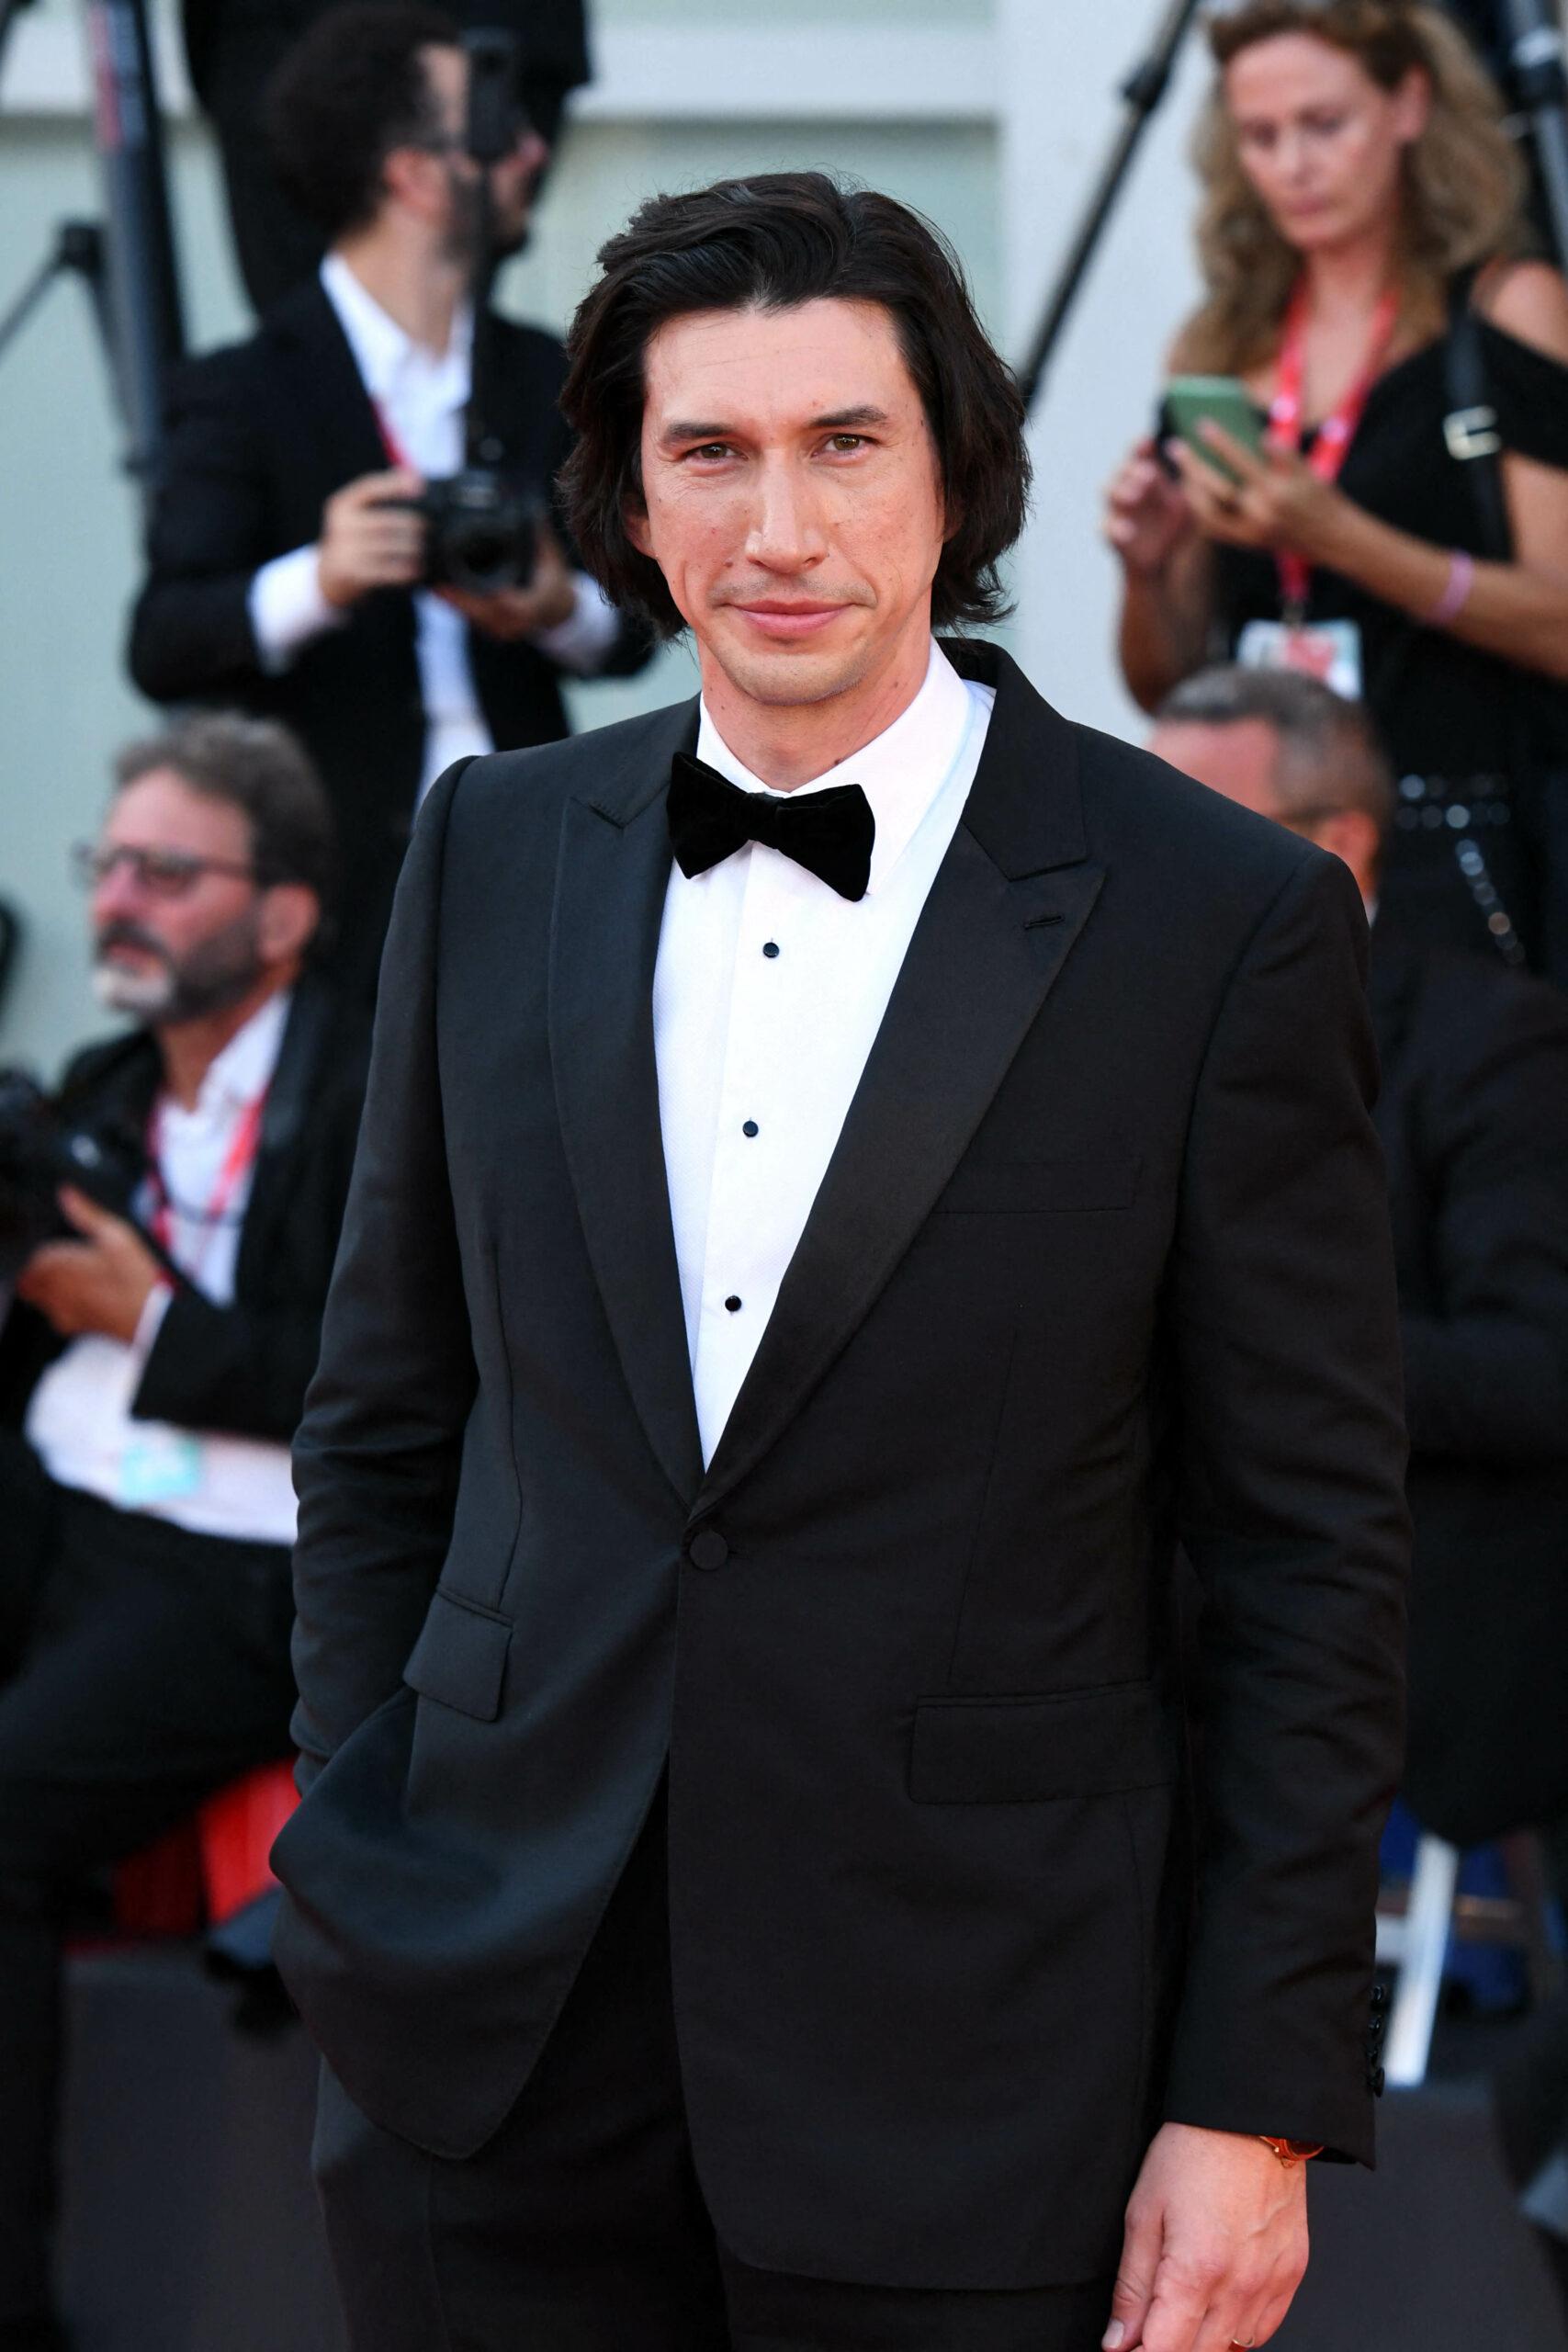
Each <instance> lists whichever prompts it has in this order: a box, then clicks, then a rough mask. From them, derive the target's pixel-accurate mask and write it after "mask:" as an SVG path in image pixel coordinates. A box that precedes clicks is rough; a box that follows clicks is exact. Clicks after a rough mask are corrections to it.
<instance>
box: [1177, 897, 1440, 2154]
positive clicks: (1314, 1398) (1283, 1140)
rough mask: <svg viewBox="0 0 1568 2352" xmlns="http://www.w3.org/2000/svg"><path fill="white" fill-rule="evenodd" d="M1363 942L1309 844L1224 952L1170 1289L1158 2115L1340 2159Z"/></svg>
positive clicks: (1367, 1487)
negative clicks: (1178, 1719)
mask: <svg viewBox="0 0 1568 2352" xmlns="http://www.w3.org/2000/svg"><path fill="white" fill-rule="evenodd" d="M1365 956H1366V925H1365V921H1364V918H1363V916H1362V912H1361V909H1360V906H1359V901H1358V899H1357V898H1356V895H1355V891H1354V888H1353V885H1352V884H1351V883H1350V880H1349V877H1348V874H1347V872H1346V869H1345V868H1344V867H1343V866H1341V865H1338V863H1337V861H1336V860H1334V859H1331V858H1325V857H1323V856H1320V855H1317V854H1314V855H1313V856H1312V857H1311V858H1310V859H1307V860H1304V861H1303V865H1301V866H1300V867H1298V868H1297V869H1296V871H1295V873H1294V874H1293V875H1292V877H1291V878H1290V879H1289V880H1288V881H1287V882H1286V884H1285V885H1284V886H1283V888H1281V890H1280V893H1279V895H1278V897H1277V898H1276V899H1275V900H1274V902H1273V905H1272V906H1271V907H1270V909H1269V911H1268V912H1267V913H1266V915H1265V916H1264V917H1263V919H1262V921H1261V922H1260V923H1259V924H1258V928H1257V930H1256V932H1255V933H1254V935H1253V938H1252V941H1251V944H1250V945H1249V946H1248V948H1247V951H1246V953H1245V954H1244V956H1242V958H1241V959H1240V961H1239V963H1238V966H1237V967H1236V969H1235V973H1234V975H1233V978H1232V979H1231V982H1230V985H1229V987H1228V989H1227V990H1226V992H1225V995H1224V1001H1223V1003H1222V1005H1221V1009H1220V1012H1219V1014H1218V1017H1217V1019H1216V1022H1215V1024H1214V1028H1213V1034H1212V1035H1211V1038H1210V1042H1209V1046H1208V1050H1207V1053H1206V1056H1205V1058H1204V1064H1203V1068H1202V1071H1201V1078H1200V1080H1199V1085H1198V1088H1197V1091H1196V1096H1195V1101H1194V1105H1193V1111H1192V1117H1191V1123H1190V1133H1189V1138H1188V1148H1187V1155H1186V1164H1185V1169H1184V1173H1183V1180H1182V1198H1181V1204H1180V1209H1179V1224H1178V1229H1177V1235H1176V1240H1175V1249H1174V1260H1173V1265H1172V1285H1173V1306H1174V1316H1175V1329H1174V1345H1175V1349H1176V1357H1177V1376H1178V1381H1179V1412H1180V1417H1181V1419H1180V1445H1181V1454H1180V1462H1179V1482H1180V1483H1179V1524H1180V1532H1181V1539H1182V1542H1183V1544H1185V1546H1186V1548H1187V1550H1188V1553H1189V1555H1190V1558H1191V1560H1192V1562H1193V1565H1194V1566H1195V1568H1196V1570H1197V1573H1198V1576H1199V1578H1200V1581H1201V1587H1202V1591H1203V1610H1202V1621H1201V1634H1200V1640H1199V1654H1200V1668H1199V1670H1200V1673H1201V1692H1200V1694H1199V1699H1200V1724H1201V1739H1200V1742H1199V1747H1200V1754H1199V1758H1198V1761H1197V1770H1196V1789H1197V1804H1198V1831H1199V1840H1200V1860H1199V1873H1198V1900H1197V1907H1196V1913H1195V1917H1194V1921H1193V1928H1192V1939H1191V1944H1190V1956H1189V1966H1188V1971H1187V1975H1186V1980H1185V1985H1184V1990H1183V1995H1182V2000H1181V2006H1180V2008H1179V2015H1178V2019H1177V2026H1176V2033H1175V2040H1174V2046H1173V2051H1172V2062H1171V2065H1170V2069H1169V2074H1168V2104H1167V2109H1166V2112H1167V2114H1168V2116H1169V2117H1170V2118H1171V2119H1172V2120H1177V2121H1179V2122H1184V2123H1192V2124H1199V2125H1203V2126H1207V2127H1208V2128H1210V2129H1213V2130H1219V2131H1243V2132H1255V2131H1267V2132H1273V2133H1276V2134H1279V2135H1281V2136H1287V2137H1290V2138H1299V2139H1307V2140H1315V2141H1318V2142H1321V2143H1325V2145H1326V2146H1327V2147H1328V2148H1329V2149H1330V2150H1332V2151H1333V2152H1335V2153H1337V2154H1341V2155H1345V2156H1349V2157H1354V2158H1358V2159H1359V2160H1361V2161H1363V2162H1369V2163H1370V2162H1371V2154H1372V2109H1371V2087H1372V2084H1371V2074H1372V2062H1371V2059H1370V2057H1369V2054H1368V2045H1367V2039H1366V2037H1367V2031H1368V2026H1369V2004H1370V1996H1371V1983H1372V1965H1373V1951H1374V1945H1375V1919H1374V1914H1375V1905H1376V1897H1377V1883H1378V1845H1379V1839H1380V1836H1381V1833H1382V1826H1383V1821H1384V1818H1385V1815H1386V1814H1387V1810H1388V1806H1389V1804H1390V1802H1391V1800H1392V1797H1393V1792H1394V1788H1395V1785H1396V1782H1397V1779H1398V1774H1399V1770H1400V1763H1401V1751H1402V1745H1403V1652H1404V1600H1405V1580H1406V1574H1407V1566H1408V1552H1409V1525H1408V1518H1407V1514H1406V1510H1405V1505H1404V1458H1405V1444H1404V1429H1403V1424H1402V1420H1401V1412H1400V1378H1399V1337H1398V1326H1397V1314H1396V1306H1395V1297H1394V1279H1393V1248H1392V1242H1391V1238H1390V1231H1389V1218H1388V1207H1387V1196H1386V1192H1385V1180H1384V1174H1383V1166H1382V1152H1381V1150H1380V1148H1379V1146H1378V1143H1377V1139H1376V1136H1375V1134H1374V1131H1373V1127H1372V1124H1371V1116H1370V1110H1369V1106H1370V1103H1371V1099H1372V1097H1373V1094H1374V1091H1375V1069H1376V1065H1375V1057H1374V1053H1373V1049H1372V1043H1371V1030H1370V1025H1369V1022H1368V1016H1367V1011H1366V1005H1365V1000H1364V995H1363V988H1362V981H1363V975H1364V967H1365Z"/></svg>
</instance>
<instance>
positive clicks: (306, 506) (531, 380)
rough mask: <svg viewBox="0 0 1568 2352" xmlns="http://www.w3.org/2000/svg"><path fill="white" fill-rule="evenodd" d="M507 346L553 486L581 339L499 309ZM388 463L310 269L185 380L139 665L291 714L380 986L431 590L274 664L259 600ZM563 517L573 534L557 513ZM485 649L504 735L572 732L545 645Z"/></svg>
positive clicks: (625, 665)
mask: <svg viewBox="0 0 1568 2352" xmlns="http://www.w3.org/2000/svg"><path fill="white" fill-rule="evenodd" d="M494 347H495V363H496V375H497V381H498V386H499V390H498V392H497V395H496V398H495V417H496V424H497V428H498V430H499V431H500V432H502V434H504V435H505V436H506V441H507V459H508V462H509V463H513V464H515V465H516V466H518V467H519V468H520V469H522V470H523V471H524V472H525V474H526V475H527V476H528V478H529V479H531V480H533V481H537V482H538V483H539V484H540V486H541V488H544V487H546V486H548V485H552V484H553V483H554V481H555V479H556V476H557V474H558V472H559V470H560V468H561V466H562V465H563V464H564V462H565V460H566V458H567V456H568V454H569V452H570V446H571V441H570V433H569V431H568V428H567V424H566V420H565V419H564V417H563V416H562V415H561V413H560V410H559V408H558V405H557V401H558V393H559V391H560V387H561V383H562V381H563V379H564V376H565V370H566V357H565V354H564V352H563V351H562V349H561V346H560V345H559V344H558V342H557V341H556V340H555V338H554V337H553V336H552V335H547V334H544V333H543V332H542V331H541V330H540V329H538V328H536V327H526V326H520V325H518V324H517V323H516V322H514V321H512V320H502V321H500V322H498V327H497V333H496V336H495V346H494ZM388 464H389V458H388V456H387V453H386V449H385V447H384V446H383V444H382V440H381V435H380V430H379V427H378V424H377V421H376V413H375V410H374V409H373V407H372V405H371V402H370V399H369V396H368V394H367V391H366V390H365V386H364V383H363V381H362V379H361V378H360V375H359V371H358V368H356V367H355V360H354V354H353V352H352V351H351V349H350V347H349V344H348V340H347V338H346V336H345V335H344V332H343V329H342V326H341V325H340V324H339V322H338V318H337V313H336V312H335V311H333V306H332V304H331V302H330V301H329V300H328V299H327V296H326V295H325V293H324V292H323V291H322V289H321V285H320V283H319V282H318V281H317V280H315V279H313V278H312V279H311V280H310V282H309V283H307V284H306V285H304V286H301V287H299V288H298V289H297V290H296V291H295V292H294V293H292V294H290V295H288V296H287V297H286V298H285V300H283V301H281V302H280V303H279V304H278V305H277V306H276V309H274V310H273V311H270V312H269V314H268V316H267V318H266V320H265V323H264V324H263V325H262V327H261V328H260V330H259V331H258V332H257V334H254V336H253V337H252V338H251V339H250V341H249V342H247V343H243V344H238V345H233V346H231V348H229V349H227V350H223V351H216V352H211V353H209V354H208V355H207V356H205V357H203V358H200V359H197V360H194V361H192V362H191V363H190V365H189V366H188V367H186V368H184V369H182V370H181V372H180V373H179V375H178V376H177V377H176V379H175V384H174V388H173V390H172V393H171V396H170V402H169V417H168V446H167V450H166V454H165V459H164V471H163V476H162V480H161V483H160V487H159V491H158V495H157V498H156V500H155V502H154V505H153V509H152V519H151V525H150V532H149V541H148V571H147V579H146V582H145V584H144V585H143V587H142V590H141V594H140V596H139V597H138V599H137V602H136V606H135V609H134V612H133V614H132V616H131V623H130V673H131V675H132V677H133V678H134V679H135V681H136V684H138V685H139V686H140V687H141V691H142V693H143V694H146V695H151V696H152V699H153V700H154V701H156V702H191V701H196V702H209V703H216V704H220V705H225V706H230V707H237V708H240V709H243V710H249V711H254V712H255V713H256V714H257V715H258V716H261V717H265V718H280V719H282V720H284V721H285V722H286V723H287V724H288V726H290V727H292V728H293V729H294V730H295V732H296V733H297V734H298V735H299V737H300V738H301V739H302V740H303V741H304V742H305V743H306V744H307V745H308V747H309V749H310V752H311V754H312V756H313V757H314V759H315V761H316V763H317V766H318V767H319V768H320V770H321V775H322V779H323V781H324V782H325V784H326V786H327V789H328V792H329V793H330V795H331V797H332V801H333V809H334V810H335V812H336V816H337V820H338V827H339V834H340V844H341V850H342V867H343V888H342V890H341V892H340V904H339V909H338V915H339V924H340V931H341V933H342V937H341V941H340V947H339V953H338V956H337V958H336V961H337V967H338V969H339V971H340V972H341V973H342V974H343V975H344V982H345V985H351V984H352V982H353V981H354V980H355V979H357V978H367V984H368V983H373V981H374V977H375V969H376V963H377V960H378V956H379V952H380V946H381V941H382V938H383V936H384V934H385V931H386V925H387V918H388V915H389V910H390V907H391V901H392V891H393V888H394V887H395V885H396V881H397V875H398V868H399V866H400V864H401V861H402V856H403V852H404V850H405V848H406V847H407V843H408V832H409V823H410V819H411V817H412V811H413V806H414V797H415V794H416V793H417V791H418V789H419V780H420V776H421V774H422V773H423V764H424V744H425V731H426V730H425V714H424V706H423V698H422V695H421V690H420V679H419V664H418V658H417V653H416V644H415V613H414V602H413V598H412V595H410V594H408V593H407V592H406V591H405V590H401V589H387V590H382V591H379V592H378V593H376V594H372V595H370V596H367V597H366V598H365V599H363V600H362V602H361V603H360V604H359V605H356V606H355V608H354V610H353V611H352V613H351V614H350V616H349V617H348V619H347V621H346V622H345V623H344V626H343V627H342V628H335V629H332V630H329V631H327V632H326V633H325V634H324V635H322V636H321V637H319V638H317V639H314V640H313V641H312V642H311V643H310V644H309V645H307V646H305V647H304V648H303V649H302V650H301V651H300V652H299V654H298V655H297V656H296V658H295V659H294V661H293V662H291V663H290V664H289V666H288V668H287V669H285V670H283V671H281V672H276V673H269V672H267V671H266V670H265V669H264V668H263V666H262V663H261V660H260V656H259V654H258V652H257V649H256V643H255V639H254V634H253V632H252V628H251V623H250V615H249V609H248V600H249V595H250V588H251V582H252V581H253V579H254V576H255V573H256V572H257V571H258V570H259V569H260V568H261V566H262V565H263V564H264V563H266V562H269V561H270V560H271V559H272V558H273V557H274V556H278V555H286V554H288V551H289V550H290V549H291V548H297V547H302V546H304V545H306V544H307V543H309V542H310V541H312V540H314V539H316V538H317V537H320V534H321V509H322V507H323V505H324V504H325V503H326V501H327V499H328V498H329V497H331V496H332V495H333V492H335V491H339V490H341V489H342V488H343V486H344V483H345V482H347V481H353V480H355V479H356V478H357V477H358V476H360V475H362V474H367V473H375V472H378V471H379V470H381V469H384V468H385V467H386V466H387V465H388ZM557 525H558V529H561V530H562V531H563V536H564V526H562V524H561V522H560V518H559V516H558V517H557ZM569 544H570V542H569ZM648 649H649V639H647V637H646V635H645V634H643V633H642V632H641V631H639V630H636V629H632V628H625V629H624V630H623V633H622V639H621V643H620V645H619V647H618V649H617V650H616V651H615V653H614V654H613V656H612V658H611V660H610V662H609V663H608V664H607V665H606V666H607V668H608V669H609V670H610V671H612V672H615V671H626V670H635V669H637V667H639V666H640V664H641V663H642V662H644V661H645V660H646V659H647V654H648ZM468 652H469V660H470V662H471V664H472V667H473V675H474V684H475V688H476V690H477V692H478V695H479V704H480V707H481V708H482V710H483V712H484V718H485V723H486V725H487V726H488V727H489V729H490V731H491V737H492V738H493V740H494V741H495V742H496V744H497V745H498V746H499V747H501V748H502V749H504V750H511V749H513V748H515V747H518V746H520V745H524V744H530V743H547V742H553V741H556V740H557V739H558V738H559V737H560V736H563V735H564V734H565V733H566V732H567V719H566V712H565V708H564V706H563V704H562V702H561V696H560V684H559V673H558V670H557V668H556V666H555V664H554V663H552V662H550V661H549V660H548V659H547V657H546V656H545V655H544V654H543V653H541V652H540V651H538V650H537V649H536V647H534V646H532V645H528V644H515V645H502V644H500V643H498V642H497V641H496V639H493V638H491V637H487V636H485V635H484V633H483V632H482V631H481V630H478V629H472V630H470V631H469V636H468Z"/></svg>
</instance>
